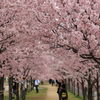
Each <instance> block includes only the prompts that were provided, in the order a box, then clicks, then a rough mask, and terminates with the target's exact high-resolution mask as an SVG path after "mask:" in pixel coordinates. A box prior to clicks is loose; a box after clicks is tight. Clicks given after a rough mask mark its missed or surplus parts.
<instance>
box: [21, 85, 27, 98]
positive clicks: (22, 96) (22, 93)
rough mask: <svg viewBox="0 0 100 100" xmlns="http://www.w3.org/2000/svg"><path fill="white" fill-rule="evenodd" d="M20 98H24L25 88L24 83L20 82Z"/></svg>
mask: <svg viewBox="0 0 100 100" xmlns="http://www.w3.org/2000/svg"><path fill="white" fill-rule="evenodd" d="M21 100H26V90H25V87H24V84H21Z"/></svg>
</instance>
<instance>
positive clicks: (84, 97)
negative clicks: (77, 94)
mask: <svg viewBox="0 0 100 100" xmlns="http://www.w3.org/2000/svg"><path fill="white" fill-rule="evenodd" d="M81 85H82V95H83V100H86V89H85V86H84V81H83V80H82V84H81Z"/></svg>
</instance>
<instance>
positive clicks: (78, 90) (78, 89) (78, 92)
mask: <svg viewBox="0 0 100 100" xmlns="http://www.w3.org/2000/svg"><path fill="white" fill-rule="evenodd" d="M77 96H80V88H79V82H78V81H77Z"/></svg>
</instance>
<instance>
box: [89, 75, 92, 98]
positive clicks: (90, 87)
mask: <svg viewBox="0 0 100 100" xmlns="http://www.w3.org/2000/svg"><path fill="white" fill-rule="evenodd" d="M88 100H93V91H92V83H91V75H89V78H88Z"/></svg>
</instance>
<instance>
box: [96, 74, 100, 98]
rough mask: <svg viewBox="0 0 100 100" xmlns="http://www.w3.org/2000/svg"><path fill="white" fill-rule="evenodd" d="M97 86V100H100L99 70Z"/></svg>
mask: <svg viewBox="0 0 100 100" xmlns="http://www.w3.org/2000/svg"><path fill="white" fill-rule="evenodd" d="M96 83H97V88H96V90H97V100H100V95H99V88H100V87H99V73H98V72H97V82H96Z"/></svg>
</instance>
